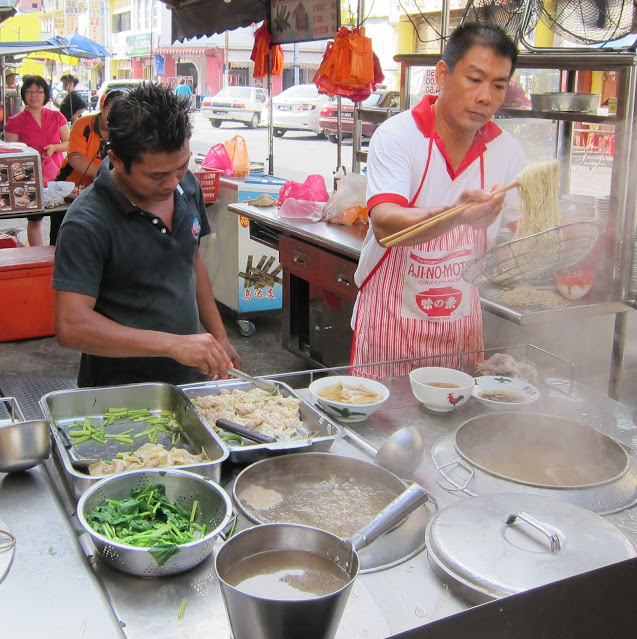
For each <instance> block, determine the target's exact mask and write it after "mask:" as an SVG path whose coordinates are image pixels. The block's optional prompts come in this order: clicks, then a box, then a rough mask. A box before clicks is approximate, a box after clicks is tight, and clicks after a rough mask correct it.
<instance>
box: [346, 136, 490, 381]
mask: <svg viewBox="0 0 637 639" xmlns="http://www.w3.org/2000/svg"><path fill="white" fill-rule="evenodd" d="M432 145H433V136H431V137H430V138H429V153H428V156H427V162H426V165H425V171H424V174H423V176H422V180H421V182H420V186H419V188H418V190H417V192H416V194H415V196H414V197H413V199H412V200H411V202H410V203H409V206H410V207H413V206H417V207H425V206H427V205H430V203H428V202H425V199H426V197H425V196H421V191H422V187H423V184H424V182H425V178H426V177H427V173H428V170H429V163H430V160H431V153H432ZM479 161H480V188H482V189H484V154H482V155H481V156H480V159H479ZM486 237H487V234H486V230H485V229H474V228H473V227H471V226H469V225H467V224H461V225H459V226H456V227H455V228H454V229H452V230H451V231H450V232H448V233H445V234H444V235H442V236H440V237H437V238H435V239H433V240H431V241H429V242H426V243H425V244H419V245H416V246H393V247H391V248H388V249H387V250H386V251H385V253H384V254H383V256H382V258H381V259H380V260H379V262H378V264H377V265H376V267H375V268H374V269H373V270H372V272H371V273H370V274H369V276H368V277H367V278H366V279H365V281H364V282H363V283H362V285H361V287H360V292H359V299H358V305H357V310H356V319H355V328H354V342H353V344H352V356H351V365H352V366H353V367H355V368H354V370H353V371H351V374H352V375H362V376H365V377H371V378H377V379H384V378H390V377H397V376H401V375H408V374H409V372H410V371H411V370H413V369H414V368H417V367H418V366H446V367H450V368H463V369H468V368H470V367H471V366H473V365H474V364H475V363H476V362H477V361H479V360H482V355H481V354H477V355H468V356H449V355H448V354H450V353H459V352H463V351H480V350H482V349H483V339H482V311H481V308H480V295H479V292H478V289H477V288H476V287H475V286H471V285H470V284H467V283H466V282H465V281H464V280H463V279H462V277H461V273H462V270H463V268H464V266H465V265H466V264H467V263H468V262H470V261H471V260H472V259H473V258H474V257H476V256H478V255H480V254H482V253H483V252H484V251H485V249H486ZM432 356H436V357H435V359H427V360H425V361H423V362H421V363H418V362H414V361H413V360H417V359H418V358H424V357H426V358H430V357H432ZM403 359H404V360H412V361H409V362H403V363H395V364H383V365H374V366H366V367H358V368H356V366H357V365H358V364H365V363H371V362H374V363H376V362H389V361H393V360H403Z"/></svg>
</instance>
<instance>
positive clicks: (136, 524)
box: [86, 483, 206, 566]
mask: <svg viewBox="0 0 637 639" xmlns="http://www.w3.org/2000/svg"><path fill="white" fill-rule="evenodd" d="M198 506H199V504H198V502H197V501H195V502H194V503H193V505H192V508H191V509H190V510H188V509H186V508H183V507H182V506H180V505H179V504H177V503H175V502H173V501H170V500H168V499H166V488H165V486H164V485H163V484H151V483H148V484H146V486H144V487H143V488H141V489H140V490H133V491H131V493H130V496H129V497H126V498H124V499H120V500H115V499H107V500H106V504H105V505H103V506H97V507H96V508H94V509H93V510H92V511H91V512H90V513H88V515H87V517H86V519H87V521H88V523H89V524H90V526H91V527H92V528H93V529H94V530H95V531H96V532H98V533H100V534H101V535H104V537H107V538H108V539H111V540H113V541H116V542H118V543H120V544H127V545H129V546H138V547H144V548H150V551H149V552H150V554H151V555H152V556H153V557H154V558H155V561H156V562H157V564H158V565H159V566H163V565H164V564H165V563H166V562H167V561H168V560H169V559H170V558H171V557H172V556H173V555H175V554H176V553H178V552H179V545H181V544H186V543H188V542H191V541H196V540H197V539H201V538H202V537H203V536H204V535H205V534H206V526H205V525H203V526H200V525H199V524H197V523H195V521H194V519H195V516H196V513H197V510H198Z"/></svg>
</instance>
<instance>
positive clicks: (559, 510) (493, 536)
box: [427, 494, 637, 603]
mask: <svg viewBox="0 0 637 639" xmlns="http://www.w3.org/2000/svg"><path fill="white" fill-rule="evenodd" d="M635 556H637V552H636V550H635V547H634V545H633V544H632V542H631V541H630V540H629V539H628V537H626V536H625V535H624V533H622V532H621V531H620V530H619V528H617V527H616V526H615V525H613V524H612V523H610V522H609V521H607V520H605V519H604V518H602V517H600V516H599V515H596V514H595V513H592V512H590V511H589V510H586V509H584V508H580V507H579V506H575V505H573V504H568V503H565V502H563V501H561V500H557V499H550V498H548V497H544V496H539V495H520V494H499V495H488V496H485V497H476V498H474V499H463V500H461V501H458V502H456V503H454V504H452V505H451V506H447V508H445V509H443V510H442V511H440V512H439V513H438V514H437V515H435V516H434V518H433V519H432V520H431V524H430V525H429V527H428V528H427V557H428V559H429V564H430V565H431V568H432V570H433V572H434V573H435V574H436V575H437V576H438V578H439V579H441V580H442V581H443V582H444V583H446V584H447V585H448V586H449V587H450V588H451V589H452V590H454V592H456V594H458V595H459V596H460V597H462V598H463V599H465V600H467V601H469V602H470V603H485V602H487V601H492V600H493V599H498V598H500V597H506V596H508V595H514V594H517V593H519V592H523V591H525V590H529V589H530V588H536V587H538V586H542V585H544V584H547V583H550V582H553V581H557V580H559V579H565V578H567V577H571V576H573V575H577V574H581V573H584V572H588V571H590V570H595V569H596V568H601V567H602V566H606V565H608V564H612V563H616V562H618V561H624V560H626V559H630V558H632V557H635Z"/></svg>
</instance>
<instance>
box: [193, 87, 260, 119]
mask: <svg viewBox="0 0 637 639" xmlns="http://www.w3.org/2000/svg"><path fill="white" fill-rule="evenodd" d="M267 99H268V92H267V91H266V90H265V89H262V88H261V87H244V86H231V87H225V88H223V89H221V91H219V92H218V93H217V94H216V95H215V96H214V97H205V98H204V99H203V101H202V102H201V115H203V117H204V118H208V119H209V120H210V124H212V126H214V127H218V126H221V123H222V122H242V123H243V124H245V125H246V126H247V127H248V128H249V129H255V128H256V127H257V126H259V120H260V119H261V112H262V111H263V109H264V108H265V104H266V102H267Z"/></svg>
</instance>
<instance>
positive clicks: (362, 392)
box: [309, 375, 389, 424]
mask: <svg viewBox="0 0 637 639" xmlns="http://www.w3.org/2000/svg"><path fill="white" fill-rule="evenodd" d="M309 390H310V393H311V395H312V400H313V401H314V403H315V404H318V405H319V406H320V407H321V408H322V409H323V410H324V411H325V412H326V413H327V414H328V415H329V416H330V417H332V418H334V419H336V420H338V421H339V422H343V423H346V424H352V423H356V422H362V421H364V420H366V419H367V418H368V417H369V416H370V415H371V414H372V413H373V412H374V411H376V410H378V408H380V406H382V405H383V404H384V403H385V402H386V401H387V399H388V398H389V389H388V388H387V387H386V386H384V385H383V384H381V383H380V382H377V381H376V380H373V379H367V378H366V377H354V376H351V375H330V376H328V377H323V378H321V379H316V380H314V381H313V382H312V383H311V384H310V386H309Z"/></svg>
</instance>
